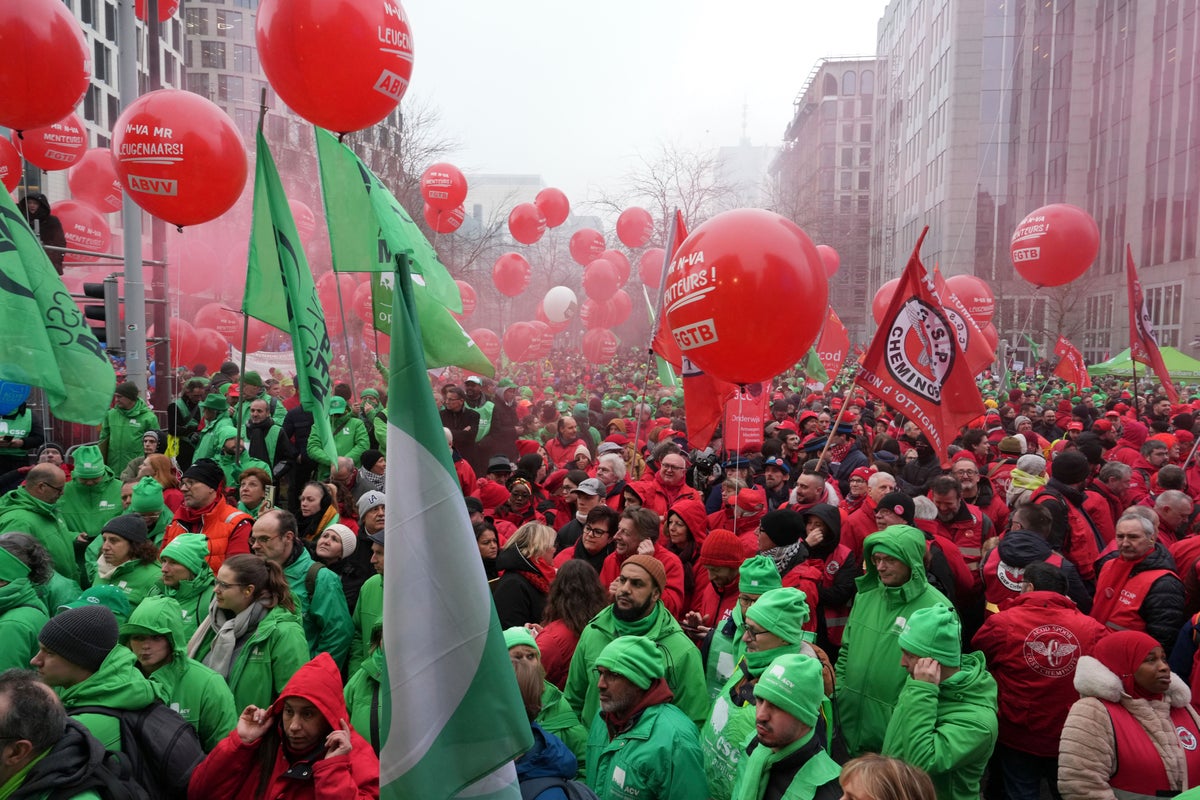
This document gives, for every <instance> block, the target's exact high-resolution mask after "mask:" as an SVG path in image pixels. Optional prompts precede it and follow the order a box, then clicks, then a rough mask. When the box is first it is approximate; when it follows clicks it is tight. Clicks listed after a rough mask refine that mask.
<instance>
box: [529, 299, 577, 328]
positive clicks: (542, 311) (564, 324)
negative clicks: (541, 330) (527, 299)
mask: <svg viewBox="0 0 1200 800" xmlns="http://www.w3.org/2000/svg"><path fill="white" fill-rule="evenodd" d="M534 316H535V317H536V318H537V321H538V322H541V323H544V324H545V325H546V327H547V328H549V330H550V334H551V335H552V336H553V335H554V334H556V333H562V332H563V331H565V330H566V329H567V328H569V327H571V320H569V319H565V320H562V321H561V322H553V321H552V320H551V319H550V317H548V316H547V315H546V300H545V298H543V299H541V300H538V307H537V313H535V314H534Z"/></svg>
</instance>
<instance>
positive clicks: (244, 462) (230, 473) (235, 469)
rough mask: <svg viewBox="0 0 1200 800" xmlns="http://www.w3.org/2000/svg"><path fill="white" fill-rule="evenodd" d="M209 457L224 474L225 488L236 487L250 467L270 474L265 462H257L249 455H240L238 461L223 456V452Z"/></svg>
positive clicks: (269, 467) (268, 466)
mask: <svg viewBox="0 0 1200 800" xmlns="http://www.w3.org/2000/svg"><path fill="white" fill-rule="evenodd" d="M211 457H212V460H213V461H215V462H217V465H218V466H219V467H220V468H221V471H222V472H224V473H225V485H226V486H237V485H238V480H239V479H240V478H241V476H242V473H243V472H245V471H246V470H248V469H250V468H251V467H258V468H259V469H261V470H262V471H263V472H265V473H267V474H268V475H270V474H271V465H270V464H268V463H267V462H265V461H259V460H258V459H257V458H251V457H250V454H249V453H242V457H241V458H240V459H235V458H234V457H233V456H227V455H225V451H224V450H218V451H217V452H216V453H214V454H213V455H212V456H211Z"/></svg>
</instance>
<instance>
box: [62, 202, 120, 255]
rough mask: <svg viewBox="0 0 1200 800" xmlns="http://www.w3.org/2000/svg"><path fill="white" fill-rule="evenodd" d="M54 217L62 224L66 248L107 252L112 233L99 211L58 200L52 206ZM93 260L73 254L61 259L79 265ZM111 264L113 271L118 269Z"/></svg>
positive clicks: (87, 206)
mask: <svg viewBox="0 0 1200 800" xmlns="http://www.w3.org/2000/svg"><path fill="white" fill-rule="evenodd" d="M54 215H55V216H56V217H58V221H59V222H60V223H62V227H63V234H64V235H65V236H66V239H67V247H71V248H74V249H76V250H88V251H90V252H93V253H107V252H108V247H109V244H110V242H111V240H112V232H111V231H110V230H109V227H108V223H107V222H105V221H104V216H103V215H102V214H101V213H100V212H99V211H97V210H96V209H94V208H92V207H91V206H89V205H85V204H83V203H77V202H75V201H74V200H59V201H58V202H57V203H55V204H54ZM95 260H96V259H94V258H92V257H91V256H81V255H77V254H75V253H67V254H66V255H65V256H64V257H63V263H65V264H81V263H85V262H88V261H95ZM113 263H114V266H113V270H117V269H119V267H117V266H115V264H116V262H113Z"/></svg>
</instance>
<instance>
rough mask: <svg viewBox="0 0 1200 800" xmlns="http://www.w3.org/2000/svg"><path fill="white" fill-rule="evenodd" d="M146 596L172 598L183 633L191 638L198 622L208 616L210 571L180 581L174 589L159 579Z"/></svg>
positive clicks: (211, 588)
mask: <svg viewBox="0 0 1200 800" xmlns="http://www.w3.org/2000/svg"><path fill="white" fill-rule="evenodd" d="M160 578H161V575H160ZM147 597H148V598H149V597H169V598H171V599H172V600H174V601H175V605H176V607H177V608H178V609H179V618H180V620H181V621H182V623H183V635H184V636H186V637H187V638H188V639H191V638H192V634H193V633H195V632H196V628H198V627H200V622H201V621H202V620H203V619H204V618H205V617H206V616H208V609H209V607H210V606H212V598H213V574H212V571H211V570H205V571H204V572H202V573H200V574H199V575H198V576H196V577H195V578H192V579H191V580H190V581H180V582H179V587H178V588H175V589H169V588H167V587H166V586H164V585H163V583H162V581H161V580H159V582H158V583H156V584H154V586H152V587H150V593H149V594H148V595H147Z"/></svg>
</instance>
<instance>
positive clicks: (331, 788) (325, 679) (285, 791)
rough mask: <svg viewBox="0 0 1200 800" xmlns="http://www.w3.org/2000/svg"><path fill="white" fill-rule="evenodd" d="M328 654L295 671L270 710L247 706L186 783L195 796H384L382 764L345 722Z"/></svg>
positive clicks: (248, 799)
mask: <svg viewBox="0 0 1200 800" xmlns="http://www.w3.org/2000/svg"><path fill="white" fill-rule="evenodd" d="M349 716H350V715H349V713H347V711H346V701H345V700H344V699H343V697H342V676H341V674H340V673H339V672H338V668H337V665H336V664H334V663H333V659H332V658H330V656H329V654H328V653H321V654H320V655H318V656H317V657H316V658H314V659H313V660H312V661H309V662H308V663H307V664H305V665H304V666H302V667H301V668H300V669H298V670H296V674H295V675H293V676H292V679H291V680H290V681H288V683H287V686H286V687H284V690H283V692H282V693H281V694H280V695H279V698H278V699H277V700H276V701H275V702H274V703H272V704H271V707H270V708H266V709H263V708H258V707H257V706H247V707H246V710H245V711H243V712H242V716H241V717H240V718H239V719H238V723H237V728H236V729H234V731H233V732H232V733H230V734H229V736H227V737H225V738H224V739H222V740H221V742H220V744H218V745H217V746H216V748H215V749H214V750H213V751H212V752H211V753H209V754H208V757H207V758H205V759H204V761H202V762H200V766H198V767H196V771H195V772H193V773H192V780H191V782H190V783H189V784H188V794H189V795H190V796H192V797H224V798H237V799H238V800H241V799H242V798H245V800H252V799H253V798H258V797H270V798H273V799H274V800H310V798H311V800H316V798H325V797H338V798H355V799H356V800H365V799H366V798H372V799H374V798H378V797H379V759H378V758H377V757H376V755H375V751H374V750H373V749H372V748H371V745H370V744H369V743H368V742H367V740H366V739H364V738H362V737H361V736H359V735H358V733H357V732H356V731H355V730H354V729H353V728H351V727H350V723H349V722H347V721H346V720H347V719H348V718H349Z"/></svg>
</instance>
